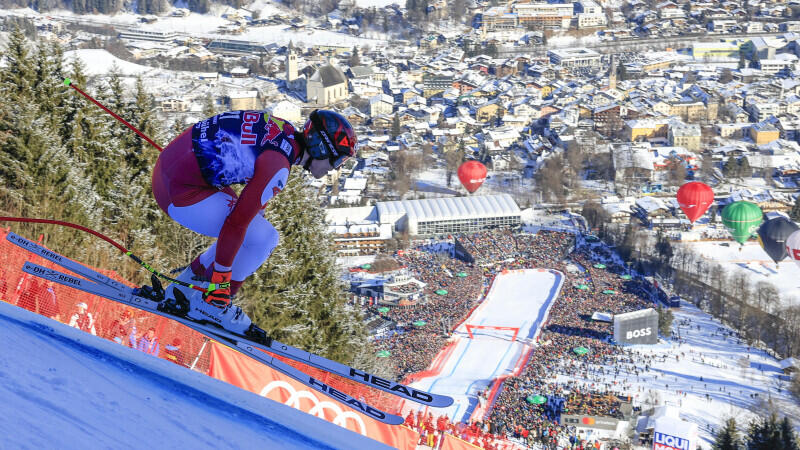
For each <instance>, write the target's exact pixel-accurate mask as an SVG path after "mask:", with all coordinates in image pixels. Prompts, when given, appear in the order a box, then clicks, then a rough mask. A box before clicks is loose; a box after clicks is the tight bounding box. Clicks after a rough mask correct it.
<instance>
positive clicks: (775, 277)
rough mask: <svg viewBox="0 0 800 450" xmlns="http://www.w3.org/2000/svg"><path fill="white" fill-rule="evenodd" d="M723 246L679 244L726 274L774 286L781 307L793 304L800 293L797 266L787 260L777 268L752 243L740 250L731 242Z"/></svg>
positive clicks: (719, 243)
mask: <svg viewBox="0 0 800 450" xmlns="http://www.w3.org/2000/svg"><path fill="white" fill-rule="evenodd" d="M725 243H726V244H728V245H727V246H724V245H721V244H723V243H722V242H713V241H710V242H709V241H706V242H691V241H690V242H687V243H685V244H681V245H687V246H689V247H691V248H692V249H693V250H695V251H696V252H697V253H698V254H700V255H701V256H702V257H703V258H706V259H707V260H709V261H713V262H716V263H719V264H720V265H722V267H723V268H724V269H725V270H727V271H728V273H729V274H733V273H736V272H739V273H744V274H746V275H747V276H748V278H749V279H750V281H751V283H752V285H753V286H755V285H756V284H757V283H758V282H759V281H765V282H767V283H771V284H773V285H775V287H776V288H777V289H778V292H780V294H781V301H782V302H783V305H782V306H789V305H792V304H796V302H797V300H796V297H797V296H798V293H800V290H798V288H800V267H798V265H797V264H795V263H794V262H792V261H791V260H789V259H788V258H787V259H785V260H783V261H781V263H780V264H777V265H776V264H775V262H773V261H772V259H770V257H769V256H767V254H766V253H765V252H764V249H762V248H761V246H760V245H758V242H755V241H747V242H746V243H745V244H744V246H742V249H741V250H739V244H737V243H736V242H734V241H728V242H725Z"/></svg>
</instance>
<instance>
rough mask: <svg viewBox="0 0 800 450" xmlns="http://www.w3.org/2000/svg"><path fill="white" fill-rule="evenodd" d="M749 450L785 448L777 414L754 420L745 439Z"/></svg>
mask: <svg viewBox="0 0 800 450" xmlns="http://www.w3.org/2000/svg"><path fill="white" fill-rule="evenodd" d="M745 446H746V447H747V449H748V450H776V449H781V448H783V442H782V440H781V430H780V426H779V425H778V418H777V416H776V415H775V413H772V414H770V415H769V417H763V418H759V419H756V420H754V421H753V422H752V423H751V424H750V428H749V430H748V432H747V436H746V437H745Z"/></svg>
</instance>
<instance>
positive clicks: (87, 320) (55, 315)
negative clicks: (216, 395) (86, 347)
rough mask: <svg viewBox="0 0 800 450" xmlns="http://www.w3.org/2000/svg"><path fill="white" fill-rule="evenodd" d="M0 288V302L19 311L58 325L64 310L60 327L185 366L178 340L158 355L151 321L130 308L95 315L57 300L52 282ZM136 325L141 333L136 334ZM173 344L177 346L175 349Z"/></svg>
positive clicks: (26, 281) (32, 280)
mask: <svg viewBox="0 0 800 450" xmlns="http://www.w3.org/2000/svg"><path fill="white" fill-rule="evenodd" d="M0 287H1V288H2V292H0V295H2V298H3V299H4V300H6V301H9V302H11V303H13V304H16V305H17V306H19V307H21V308H25V309H27V310H29V311H32V312H35V313H37V314H41V315H43V316H47V317H50V318H51V319H54V320H57V321H59V322H61V321H62V315H61V310H62V309H65V310H66V311H67V312H68V315H67V316H66V317H64V319H65V320H64V323H66V324H68V325H69V326H71V327H73V328H77V329H79V330H82V331H84V332H86V333H90V334H93V335H95V336H100V337H103V338H105V339H108V340H110V341H114V342H116V343H118V344H121V345H124V346H126V347H130V348H133V349H136V350H139V351H141V352H144V353H147V354H150V355H153V356H156V357H159V356H160V357H163V358H165V359H168V360H170V361H172V362H175V363H176V364H179V365H183V366H188V365H187V363H186V359H187V358H186V357H185V355H184V354H183V352H182V351H181V350H180V338H177V337H176V338H175V339H174V340H173V344H172V345H171V346H168V348H169V351H168V352H166V353H162V352H161V345H160V344H159V337H158V333H157V329H156V327H155V326H152V323H153V318H152V317H150V316H148V315H147V314H139V316H140V317H138V319H137V317H136V314H135V310H133V309H132V308H125V309H120V308H119V307H112V308H106V309H104V310H103V311H100V312H98V311H90V307H89V305H88V304H87V303H86V302H85V301H79V302H77V303H75V304H74V305H70V304H69V303H65V301H63V300H61V299H60V298H59V296H58V295H57V294H56V289H55V285H54V284H53V283H52V282H50V281H44V280H41V279H39V278H36V277H31V276H24V277H22V278H21V279H20V282H19V283H18V285H17V289H9V287H8V284H7V283H6V282H5V281H4V282H3V283H2V285H1V286H0ZM9 291H11V292H9ZM117 311H119V315H116V312H117ZM69 312H71V313H72V314H69ZM110 314H115V317H114V319H113V320H104V319H103V317H107V316H108V315H110ZM137 321H138V324H139V328H140V330H141V331H138V332H137ZM148 325H149V326H148ZM176 342H177V343H178V345H177V346H175V343H176Z"/></svg>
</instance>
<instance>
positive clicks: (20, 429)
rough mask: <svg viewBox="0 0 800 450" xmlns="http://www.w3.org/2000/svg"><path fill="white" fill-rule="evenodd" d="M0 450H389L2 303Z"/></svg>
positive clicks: (206, 378)
mask: <svg viewBox="0 0 800 450" xmlns="http://www.w3.org/2000/svg"><path fill="white" fill-rule="evenodd" d="M0 341H2V342H3V343H4V345H3V348H2V349H0V415H2V417H3V420H2V421H0V447H2V448H60V449H73V448H74V449H85V448H114V449H125V448H137V449H142V448H150V449H160V448H191V449H201V448H213V449H223V448H232V449H242V448H273V449H291V448H314V449H320V448H342V449H353V448H388V447H386V446H384V445H382V444H380V443H378V442H376V441H373V440H370V439H367V438H365V437H363V436H361V435H357V434H355V433H352V432H350V431H348V430H346V429H344V428H340V427H338V426H336V425H333V424H331V423H329V422H325V421H323V420H321V419H318V418H316V417H313V416H310V415H308V414H305V413H303V412H300V411H297V410H295V409H293V408H290V407H288V406H285V405H282V404H279V403H275V402H273V401H271V400H267V399H265V398H261V397H258V396H256V395H255V394H252V393H250V392H247V391H244V390H242V389H239V388H237V387H234V386H231V385H229V384H226V383H223V382H221V381H218V380H215V379H213V378H209V377H207V376H205V375H203V374H200V373H196V372H192V371H190V370H188V369H185V368H182V367H179V366H177V365H174V364H172V363H171V362H169V361H166V360H163V359H157V358H153V357H151V356H149V355H145V354H144V353H140V352H138V351H136V350H132V349H130V348H127V347H123V346H121V345H118V344H116V343H114V342H111V341H106V340H104V339H100V338H97V337H94V336H91V335H89V334H86V333H84V332H81V331H79V330H76V329H74V328H70V327H68V326H67V325H64V324H61V323H58V322H54V321H52V320H50V319H47V318H45V317H42V316H39V315H36V314H33V313H31V312H28V311H26V310H24V309H20V308H17V307H15V306H11V305H9V304H7V303H3V302H0Z"/></svg>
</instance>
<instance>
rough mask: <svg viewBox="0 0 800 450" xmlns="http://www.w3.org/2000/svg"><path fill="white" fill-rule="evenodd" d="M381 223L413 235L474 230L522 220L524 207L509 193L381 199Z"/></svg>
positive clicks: (435, 234)
mask: <svg viewBox="0 0 800 450" xmlns="http://www.w3.org/2000/svg"><path fill="white" fill-rule="evenodd" d="M377 208H378V217H379V218H380V222H381V224H385V223H388V224H391V226H392V230H394V231H400V232H402V231H407V232H408V233H409V234H410V235H412V236H438V235H447V234H453V233H474V232H478V231H482V230H487V229H491V228H511V227H516V226H519V225H520V224H521V210H520V209H519V206H517V204H516V202H514V199H513V198H511V196H510V195H508V194H499V195H481V196H469V197H446V198H432V199H423V200H397V201H390V202H379V203H378V205H377Z"/></svg>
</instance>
